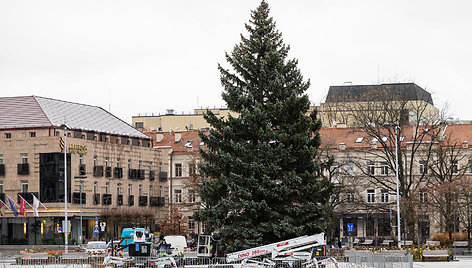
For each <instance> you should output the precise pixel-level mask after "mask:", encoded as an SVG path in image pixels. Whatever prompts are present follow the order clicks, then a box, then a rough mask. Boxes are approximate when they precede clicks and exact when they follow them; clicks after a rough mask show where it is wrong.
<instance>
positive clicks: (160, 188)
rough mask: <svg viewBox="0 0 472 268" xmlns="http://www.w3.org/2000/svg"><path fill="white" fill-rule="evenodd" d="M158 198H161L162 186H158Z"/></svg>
mask: <svg viewBox="0 0 472 268" xmlns="http://www.w3.org/2000/svg"><path fill="white" fill-rule="evenodd" d="M159 197H162V186H159Z"/></svg>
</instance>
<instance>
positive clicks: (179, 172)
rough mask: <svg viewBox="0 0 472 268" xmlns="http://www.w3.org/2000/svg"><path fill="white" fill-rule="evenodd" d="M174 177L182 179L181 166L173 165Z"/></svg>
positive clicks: (179, 164) (178, 164)
mask: <svg viewBox="0 0 472 268" xmlns="http://www.w3.org/2000/svg"><path fill="white" fill-rule="evenodd" d="M175 177H182V164H181V163H175Z"/></svg>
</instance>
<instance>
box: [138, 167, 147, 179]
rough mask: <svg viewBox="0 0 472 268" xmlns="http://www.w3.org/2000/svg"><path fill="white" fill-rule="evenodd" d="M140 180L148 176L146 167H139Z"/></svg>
mask: <svg viewBox="0 0 472 268" xmlns="http://www.w3.org/2000/svg"><path fill="white" fill-rule="evenodd" d="M137 171H138V180H144V179H145V178H146V175H145V174H146V171H145V170H144V169H138V170H137Z"/></svg>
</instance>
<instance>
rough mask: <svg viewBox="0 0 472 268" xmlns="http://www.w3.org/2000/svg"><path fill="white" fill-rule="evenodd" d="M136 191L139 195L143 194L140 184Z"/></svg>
mask: <svg viewBox="0 0 472 268" xmlns="http://www.w3.org/2000/svg"><path fill="white" fill-rule="evenodd" d="M138 193H139V196H142V195H143V186H142V185H141V184H140V185H139V186H138Z"/></svg>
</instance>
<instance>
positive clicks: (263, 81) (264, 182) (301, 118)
mask: <svg viewBox="0 0 472 268" xmlns="http://www.w3.org/2000/svg"><path fill="white" fill-rule="evenodd" d="M246 30H247V31H248V33H249V37H247V38H246V37H244V36H241V42H240V43H239V44H237V45H236V46H235V47H234V49H233V51H232V53H231V54H228V53H226V60H227V62H228V63H229V65H230V68H231V69H225V68H223V67H222V66H221V65H219V66H218V68H219V71H220V74H221V83H222V85H223V93H222V97H223V99H224V101H226V103H227V106H228V108H229V109H230V110H231V111H234V112H236V113H237V114H238V115H239V116H237V117H236V116H235V117H233V116H229V117H228V118H221V117H217V116H216V115H215V114H213V113H212V112H210V111H208V113H207V114H206V116H205V119H206V120H207V121H208V122H209V123H210V125H211V130H210V133H209V134H208V135H201V138H202V141H203V142H204V143H205V145H206V150H201V151H200V153H201V155H202V162H201V163H200V165H199V168H200V171H201V173H202V175H203V176H204V177H205V179H203V181H202V186H201V188H200V190H199V194H200V197H201V199H202V203H203V204H204V205H203V206H202V208H201V209H200V210H199V211H197V212H195V215H194V216H195V219H197V220H199V221H203V222H206V224H207V226H208V227H209V228H212V229H214V230H218V231H219V232H220V233H221V234H222V237H223V243H221V246H223V251H226V252H233V251H237V250H241V249H246V248H250V247H254V246H259V245H263V244H266V243H272V242H276V241H280V240H283V239H288V238H293V237H296V236H300V235H305V234H315V233H318V232H321V231H323V223H322V218H323V215H324V211H325V209H327V205H325V204H327V202H328V199H329V197H330V194H331V191H332V185H331V183H330V181H329V180H327V179H324V178H322V177H321V176H320V172H321V171H320V170H321V169H320V164H319V163H317V161H316V159H317V156H318V147H319V146H320V137H319V134H318V131H319V129H320V122H319V120H318V119H317V117H316V111H313V112H311V114H309V115H308V109H309V107H310V101H309V99H308V96H307V95H306V94H305V91H306V90H307V89H308V88H309V86H310V83H309V81H307V82H305V81H304V80H303V77H302V75H301V73H300V70H299V69H298V68H297V64H298V61H297V60H296V59H287V56H288V52H289V46H287V45H285V44H284V42H283V40H282V35H281V33H280V32H279V31H277V29H276V25H275V22H274V20H273V18H272V17H270V16H269V5H268V4H267V3H266V2H265V1H262V2H261V4H260V6H259V7H258V8H257V9H256V10H255V11H252V13H251V19H250V21H249V24H246ZM220 249H221V247H220Z"/></svg>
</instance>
